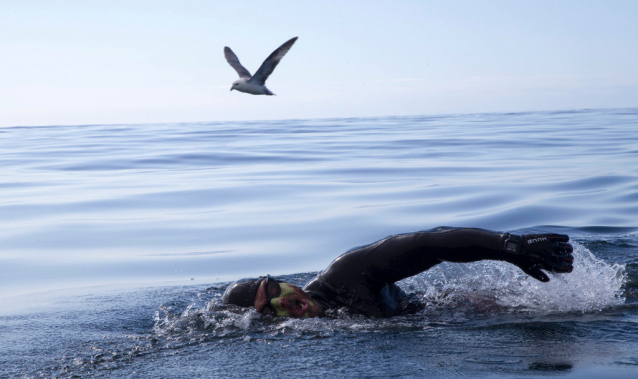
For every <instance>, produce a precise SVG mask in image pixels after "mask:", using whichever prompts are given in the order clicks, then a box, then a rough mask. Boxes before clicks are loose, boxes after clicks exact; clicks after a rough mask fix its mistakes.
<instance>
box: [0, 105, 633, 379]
mask: <svg viewBox="0 0 638 379" xmlns="http://www.w3.org/2000/svg"><path fill="white" fill-rule="evenodd" d="M0 164H1V166H2V168H3V170H2V174H1V175H0V377H2V376H6V377H73V376H76V377H85V376H95V377H189V378H190V377H246V376H249V377H250V376H257V375H260V376H264V377H270V376H279V375H282V374H286V375H293V376H299V375H301V374H304V375H306V374H310V375H311V376H349V377H359V376H379V377H387V376H407V377H411V376H433V377H449V376H481V377H499V378H503V377H521V376H522V377H535V376H541V377H547V376H560V377H570V378H571V377H612V376H615V377H628V378H629V377H632V378H633V377H636V375H638V110H637V109H621V110H584V111H565V112H537V113H514V114H473V115H447V116H419V117H387V118H367V119H326V120H287V121H266V122H210V123H187V124H145V125H82V126H41V127H35V126H34V127H12V128H1V129H0ZM439 225H452V226H473V227H481V228H487V229H493V230H505V231H514V232H531V231H556V232H561V233H567V234H569V235H570V236H572V239H573V241H574V246H575V257H576V261H575V270H574V272H573V273H572V274H569V275H560V276H556V275H554V276H552V281H551V282H550V283H547V284H542V283H539V282H534V281H533V280H531V279H529V278H526V277H525V276H524V274H522V273H521V272H520V271H518V269H516V268H514V267H510V266H508V265H506V264H504V263H502V262H480V263H475V264H469V265H451V264H442V265H439V266H437V267H436V268H435V269H433V270H431V271H428V272H427V273H424V274H421V275H419V276H417V277H414V278H411V279H409V280H406V281H404V282H402V283H400V284H401V286H403V287H404V289H406V290H408V291H412V292H417V293H418V294H419V296H421V298H422V300H423V301H424V302H426V303H427V304H428V305H429V306H428V307H427V308H426V309H425V310H424V311H423V312H421V313H419V314H417V315H412V316H407V317H399V318H394V319H390V320H376V319H365V318H361V317H351V316H348V315H346V314H340V315H339V316H338V317H337V318H332V319H321V320H291V319H273V318H269V317H268V316H261V315H258V314H256V313H255V312H254V311H251V310H245V311H244V312H238V311H237V310H236V309H230V308H229V307H226V306H224V305H223V304H222V303H221V301H220V297H221V293H222V292H223V289H224V288H225V286H226V284H227V283H228V282H229V281H232V280H235V279H238V278H241V277H247V276H258V275H264V274H271V275H277V276H279V277H281V278H282V279H286V280H288V281H291V282H295V283H298V284H303V283H304V282H305V281H307V280H308V279H309V278H311V277H312V276H313V273H316V272H317V271H320V270H322V269H323V268H325V267H326V266H327V264H328V263H329V262H330V261H332V259H334V258H335V257H336V256H338V255H339V254H341V253H342V252H344V251H345V250H347V249H349V248H352V247H354V246H359V245H362V244H366V243H369V242H372V241H375V240H377V239H380V238H383V237H385V236H387V235H390V234H395V233H403V232H410V231H416V230H423V229H429V228H432V227H436V226H439Z"/></svg>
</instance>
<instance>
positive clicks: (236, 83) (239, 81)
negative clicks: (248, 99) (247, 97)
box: [230, 78, 246, 91]
mask: <svg viewBox="0 0 638 379" xmlns="http://www.w3.org/2000/svg"><path fill="white" fill-rule="evenodd" d="M245 83H246V78H239V79H237V80H235V81H234V82H233V85H232V87H230V90H231V91H232V90H234V89H238V88H241V86H242V85H243V84H245Z"/></svg>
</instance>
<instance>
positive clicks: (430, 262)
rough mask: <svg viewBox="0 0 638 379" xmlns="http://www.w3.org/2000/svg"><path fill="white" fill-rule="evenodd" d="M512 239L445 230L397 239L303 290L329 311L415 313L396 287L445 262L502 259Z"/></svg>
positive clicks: (357, 253) (366, 249)
mask: <svg viewBox="0 0 638 379" xmlns="http://www.w3.org/2000/svg"><path fill="white" fill-rule="evenodd" d="M508 236H509V234H507V233H496V232H491V231H487V230H483V229H471V228H448V227H441V228H436V229H433V230H431V231H423V232H416V233H408V234H399V235H394V236H390V237H387V238H384V239H382V240H380V241H377V242H374V243H372V244H370V245H366V246H362V247H358V248H355V249H352V250H350V251H348V252H346V253H345V254H343V255H341V256H340V257H339V258H337V259H335V260H334V261H333V262H332V263H331V264H330V266H328V268H327V269H326V270H325V271H323V272H322V273H321V274H319V275H317V277H315V278H314V279H313V280H312V281H310V283H308V284H307V285H306V286H305V287H304V291H305V292H306V293H308V294H309V295H310V296H312V298H314V299H315V300H317V301H318V302H320V303H321V304H322V305H323V306H324V308H326V309H334V308H341V307H346V308H347V309H348V311H349V312H350V313H355V314H363V315H366V316H372V317H391V316H395V315H400V314H405V313H411V312H410V309H409V307H408V302H407V301H406V294H405V293H404V292H403V291H402V290H401V289H400V288H399V287H398V286H397V285H396V284H394V283H395V282H397V281H399V280H401V279H405V278H408V277H410V276H413V275H416V274H418V273H420V272H423V271H425V270H427V269H429V268H431V267H432V266H434V265H437V264H439V263H441V262H443V261H449V262H475V261H480V260H483V259H496V260H498V259H503V253H502V250H503V247H504V243H505V241H506V239H507V237H508Z"/></svg>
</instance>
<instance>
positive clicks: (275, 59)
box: [249, 37, 297, 86]
mask: <svg viewBox="0 0 638 379" xmlns="http://www.w3.org/2000/svg"><path fill="white" fill-rule="evenodd" d="M296 40H297V37H295V38H291V39H290V40H288V41H286V43H284V44H283V45H281V46H279V48H278V49H277V50H275V51H273V52H272V54H270V55H269V56H268V58H266V60H265V61H264V63H262V64H261V67H259V70H257V72H256V73H255V75H253V77H252V78H251V79H250V80H249V82H251V83H256V84H259V85H262V86H263V85H264V83H266V79H268V77H269V76H270V74H272V72H273V71H274V70H275V67H277V65H278V64H279V61H280V60H281V58H283V57H284V55H286V53H287V52H288V50H290V48H291V47H292V44H294V43H295V41H296Z"/></svg>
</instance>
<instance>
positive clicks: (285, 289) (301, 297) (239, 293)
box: [222, 276, 324, 317]
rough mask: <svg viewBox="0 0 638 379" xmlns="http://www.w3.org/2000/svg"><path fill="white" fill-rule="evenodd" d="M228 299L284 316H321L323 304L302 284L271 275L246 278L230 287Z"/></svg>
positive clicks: (264, 311)
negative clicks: (295, 283)
mask: <svg viewBox="0 0 638 379" xmlns="http://www.w3.org/2000/svg"><path fill="white" fill-rule="evenodd" d="M222 300H223V301H224V303H227V304H235V305H239V306H242V307H249V306H254V307H255V309H256V310H257V312H259V313H264V314H269V315H272V316H284V317H321V316H323V314H324V310H323V307H321V305H319V303H318V302H317V301H316V300H314V299H313V298H312V297H310V295H308V294H307V293H305V292H304V291H303V290H302V289H301V288H299V287H297V286H294V285H292V284H289V283H284V282H279V281H277V280H275V279H274V278H272V277H270V276H267V277H266V278H259V279H242V280H239V281H237V282H235V283H233V284H231V285H230V286H228V288H227V289H226V292H224V296H223V298H222Z"/></svg>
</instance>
